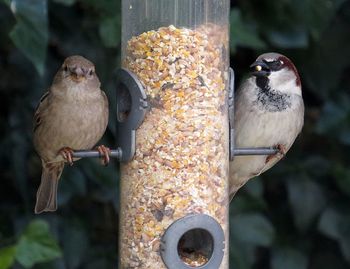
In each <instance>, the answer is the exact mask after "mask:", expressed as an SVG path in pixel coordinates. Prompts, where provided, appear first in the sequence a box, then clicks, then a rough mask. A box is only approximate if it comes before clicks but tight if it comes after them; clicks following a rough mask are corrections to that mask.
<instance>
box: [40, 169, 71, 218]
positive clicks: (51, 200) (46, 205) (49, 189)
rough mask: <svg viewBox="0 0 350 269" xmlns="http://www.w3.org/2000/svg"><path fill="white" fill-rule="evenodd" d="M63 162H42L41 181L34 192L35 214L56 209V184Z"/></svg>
mask: <svg viewBox="0 0 350 269" xmlns="http://www.w3.org/2000/svg"><path fill="white" fill-rule="evenodd" d="M63 167H64V162H57V163H46V164H44V163H43V171H42V174H41V183H40V186H39V189H38V192H37V193H36V204H35V210H34V211H35V214H40V213H42V212H45V211H56V209H57V186H58V180H59V179H60V176H61V174H62V171H63Z"/></svg>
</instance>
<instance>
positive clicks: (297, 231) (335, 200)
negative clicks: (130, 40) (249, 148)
mask: <svg viewBox="0 0 350 269" xmlns="http://www.w3.org/2000/svg"><path fill="white" fill-rule="evenodd" d="M0 22H1V29H0V74H1V79H0V102H1V106H0V111H1V113H0V134H1V139H0V148H1V151H0V173H1V187H0V195H1V196H0V197H1V198H0V200H1V203H0V269H7V268H15V269H17V268H35V269H44V268H45V269H46V268H50V269H52V268H53V269H66V268H67V269H79V268H84V269H97V268H117V261H118V258H117V237H118V221H117V219H118V199H119V197H118V177H117V173H116V171H117V165H116V164H115V163H114V164H112V165H110V166H109V167H108V168H101V167H100V166H99V164H98V160H81V161H79V162H78V163H77V164H76V165H75V166H74V167H67V168H66V169H65V171H64V174H63V177H62V180H61V182H60V188H59V210H58V211H57V212H56V213H53V214H45V215H42V216H34V215H33V207H34V202H35V201H34V199H35V192H36V188H37V186H38V184H39V179H40V173H41V167H40V162H39V159H38V157H37V156H36V154H35V152H34V149H33V146H32V142H31V136H32V134H31V119H32V115H33V111H34V108H35V105H36V102H37V100H39V98H40V95H41V94H42V93H43V92H44V90H45V88H47V87H48V86H49V85H50V82H51V80H52V77H53V74H54V73H55V72H56V70H57V69H58V67H59V65H60V64H61V63H62V61H63V59H64V58H65V57H66V56H68V55H72V54H81V55H84V56H86V57H87V58H89V59H91V60H92V61H93V62H94V63H95V64H96V67H97V72H98V74H99V77H100V79H101V81H102V85H103V88H104V90H105V91H106V93H107V95H108V97H109V100H110V109H111V115H114V114H115V100H114V86H115V82H114V75H115V70H116V68H117V67H118V66H119V58H120V1H119V0H85V1H81V0H52V1H47V0H2V1H0ZM349 29H350V1H345V0H294V1H292V0H283V1H268V0H250V1H244V0H240V1H232V3H231V64H232V66H233V67H234V68H235V71H236V75H237V77H238V83H239V81H240V79H241V78H242V76H243V75H244V74H246V72H247V70H248V66H249V64H250V63H251V62H252V61H253V60H254V59H255V57H256V56H257V55H259V54H260V53H262V52H266V51H278V52H281V53H284V54H286V55H288V56H289V57H290V58H291V59H293V61H294V63H295V64H296V66H297V67H298V69H299V71H300V74H301V77H302V82H303V95H304V100H305V104H306V116H305V127H304V129H303V132H302V134H301V135H300V137H299V138H298V139H297V142H296V144H295V145H294V146H293V148H292V150H291V151H290V152H289V153H288V155H287V157H286V158H285V160H283V161H282V162H281V163H279V164H278V165H277V166H275V167H274V168H273V169H271V170H270V171H269V172H267V173H266V174H264V175H262V176H260V177H259V178H257V179H255V180H251V181H250V182H249V183H248V184H247V185H246V186H245V187H244V188H243V189H242V190H240V191H239V193H238V195H237V196H236V197H235V199H234V200H233V202H232V203H231V208H230V209H231V212H230V221H231V222H230V224H231V226H230V227H231V240H230V259H231V266H230V267H231V268H235V269H248V268H259V269H261V268H271V269H280V268H284V269H306V268H310V269H329V268H332V269H343V268H344V269H345V268H349V267H350V208H349V204H350V154H349V153H348V152H349V146H350V77H349V75H348V74H349V72H350V50H349V47H350V30H349ZM114 131H115V124H114V118H113V116H111V118H110V123H109V128H108V130H107V133H106V135H105V137H104V141H103V142H105V143H106V144H110V145H113V141H114V140H113V133H114Z"/></svg>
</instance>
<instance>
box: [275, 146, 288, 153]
mask: <svg viewBox="0 0 350 269" xmlns="http://www.w3.org/2000/svg"><path fill="white" fill-rule="evenodd" d="M276 149H278V153H277V154H282V155H283V156H284V155H286V152H287V150H286V147H285V146H284V145H282V144H278V145H277V146H276Z"/></svg>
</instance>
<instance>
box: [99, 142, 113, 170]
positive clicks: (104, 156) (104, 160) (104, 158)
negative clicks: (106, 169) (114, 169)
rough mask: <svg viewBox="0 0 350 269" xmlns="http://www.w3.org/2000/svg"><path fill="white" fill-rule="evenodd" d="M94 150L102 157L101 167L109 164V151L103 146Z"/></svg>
mask: <svg viewBox="0 0 350 269" xmlns="http://www.w3.org/2000/svg"><path fill="white" fill-rule="evenodd" d="M96 149H97V151H98V152H99V153H100V156H101V157H102V162H101V163H102V165H104V166H107V165H108V164H109V159H110V158H109V155H110V154H111V150H110V149H109V148H107V147H106V146H104V145H101V146H98V147H97V148H96Z"/></svg>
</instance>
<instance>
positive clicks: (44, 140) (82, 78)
mask: <svg viewBox="0 0 350 269" xmlns="http://www.w3.org/2000/svg"><path fill="white" fill-rule="evenodd" d="M107 123H108V100H107V97H106V95H105V93H104V92H103V91H101V90H100V81H99V79H98V77H97V75H96V73H95V66H94V65H93V64H92V63H91V62H90V61H89V60H87V59H85V58H84V57H82V56H70V57H68V58H66V59H65V61H64V63H63V64H62V66H61V68H60V69H59V70H58V72H57V73H56V75H55V77H54V80H53V83H52V85H51V87H50V89H49V90H48V92H46V93H45V94H44V95H43V96H42V97H41V99H40V103H39V105H38V106H37V108H36V111H35V115H34V121H33V132H34V135H33V136H34V138H33V140H34V147H35V149H36V151H37V152H38V154H39V156H40V158H41V162H42V169H43V170H42V175H41V183H40V186H39V189H38V192H37V197H36V205H35V213H36V214H39V213H41V212H43V211H55V210H56V209H57V185H58V180H59V178H60V176H61V174H62V171H63V167H64V163H65V162H68V163H69V164H70V165H72V164H73V158H72V154H73V150H85V149H86V150H87V149H91V148H92V147H93V146H94V145H95V144H96V143H97V141H99V140H100V138H101V137H102V135H103V133H104V132H105V130H106V127H107ZM97 150H98V151H99V152H100V154H101V156H104V160H105V163H108V161H109V155H108V154H109V149H108V148H106V147H104V146H99V147H98V148H97ZM74 160H75V159H74Z"/></svg>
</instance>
